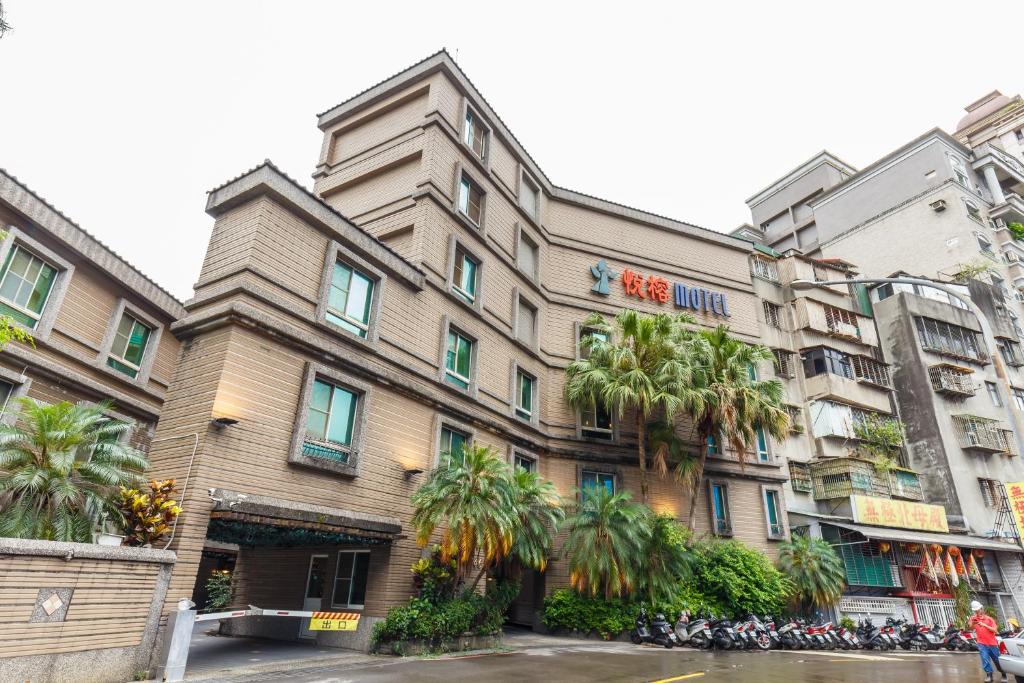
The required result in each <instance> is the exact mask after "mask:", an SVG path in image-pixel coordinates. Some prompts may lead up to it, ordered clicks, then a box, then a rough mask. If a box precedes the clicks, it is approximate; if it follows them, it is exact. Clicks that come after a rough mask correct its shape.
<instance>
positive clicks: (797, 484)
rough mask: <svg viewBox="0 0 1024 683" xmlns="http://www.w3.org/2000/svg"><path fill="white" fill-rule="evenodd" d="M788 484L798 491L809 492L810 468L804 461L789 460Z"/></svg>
mask: <svg viewBox="0 0 1024 683" xmlns="http://www.w3.org/2000/svg"><path fill="white" fill-rule="evenodd" d="M789 485H790V486H792V487H793V490H794V491H797V492H799V493H811V491H813V490H814V486H813V485H812V484H811V469H810V467H809V466H808V465H807V463H805V462H797V461H795V460H790V461H789Z"/></svg>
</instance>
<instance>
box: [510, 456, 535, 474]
mask: <svg viewBox="0 0 1024 683" xmlns="http://www.w3.org/2000/svg"><path fill="white" fill-rule="evenodd" d="M512 465H513V467H515V468H516V469H520V470H526V471H527V472H536V471H537V461H536V460H534V459H533V458H531V457H530V456H528V455H523V454H522V453H516V454H515V455H514V456H513V461H512Z"/></svg>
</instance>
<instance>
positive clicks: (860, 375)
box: [852, 356, 892, 389]
mask: <svg viewBox="0 0 1024 683" xmlns="http://www.w3.org/2000/svg"><path fill="white" fill-rule="evenodd" d="M852 360H853V372H854V374H855V375H856V377H857V379H859V380H863V381H865V382H871V383H872V384H877V385H879V386H883V387H888V388H890V389H891V388H892V378H891V377H890V375H889V366H888V365H886V364H885V363H882V362H879V361H877V360H875V359H874V358H869V357H867V356H853V357H852Z"/></svg>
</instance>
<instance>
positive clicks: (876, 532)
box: [821, 520, 1024, 553]
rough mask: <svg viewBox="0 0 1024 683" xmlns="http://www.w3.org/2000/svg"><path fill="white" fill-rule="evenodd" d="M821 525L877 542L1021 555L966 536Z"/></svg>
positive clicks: (997, 543) (1005, 546) (1014, 547)
mask: <svg viewBox="0 0 1024 683" xmlns="http://www.w3.org/2000/svg"><path fill="white" fill-rule="evenodd" d="M821 523H822V524H829V525H831V526H837V527H841V528H843V529H848V530H849V531H856V532H857V533H859V534H861V535H862V536H864V537H866V538H873V539H875V540H879V541H899V542H901V543H921V544H925V545H931V544H932V543H938V544H939V545H953V546H956V547H958V548H980V549H982V550H998V551H1000V552H1004V553H1021V552H1024V549H1021V547H1020V546H1019V545H1016V544H1013V543H1003V542H1001V541H997V540H995V539H991V538H979V537H978V536H968V535H966V534H933V533H929V532H926V531H910V530H908V529H892V528H889V527H879V526H867V525H865V524H852V523H849V522H835V521H832V520H829V521H827V522H826V521H824V520H822V522H821Z"/></svg>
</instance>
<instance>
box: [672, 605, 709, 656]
mask: <svg viewBox="0 0 1024 683" xmlns="http://www.w3.org/2000/svg"><path fill="white" fill-rule="evenodd" d="M675 632H676V637H677V638H678V639H679V641H680V642H681V643H684V644H689V645H692V646H693V647H695V648H697V649H699V650H710V649H711V648H712V647H713V646H714V644H715V642H714V638H713V636H712V635H711V629H710V628H709V626H708V620H707V619H705V618H704V617H702V616H700V615H697V618H696V619H690V615H689V614H687V613H686V612H681V613H680V614H679V619H678V620H677V621H676V625H675Z"/></svg>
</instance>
